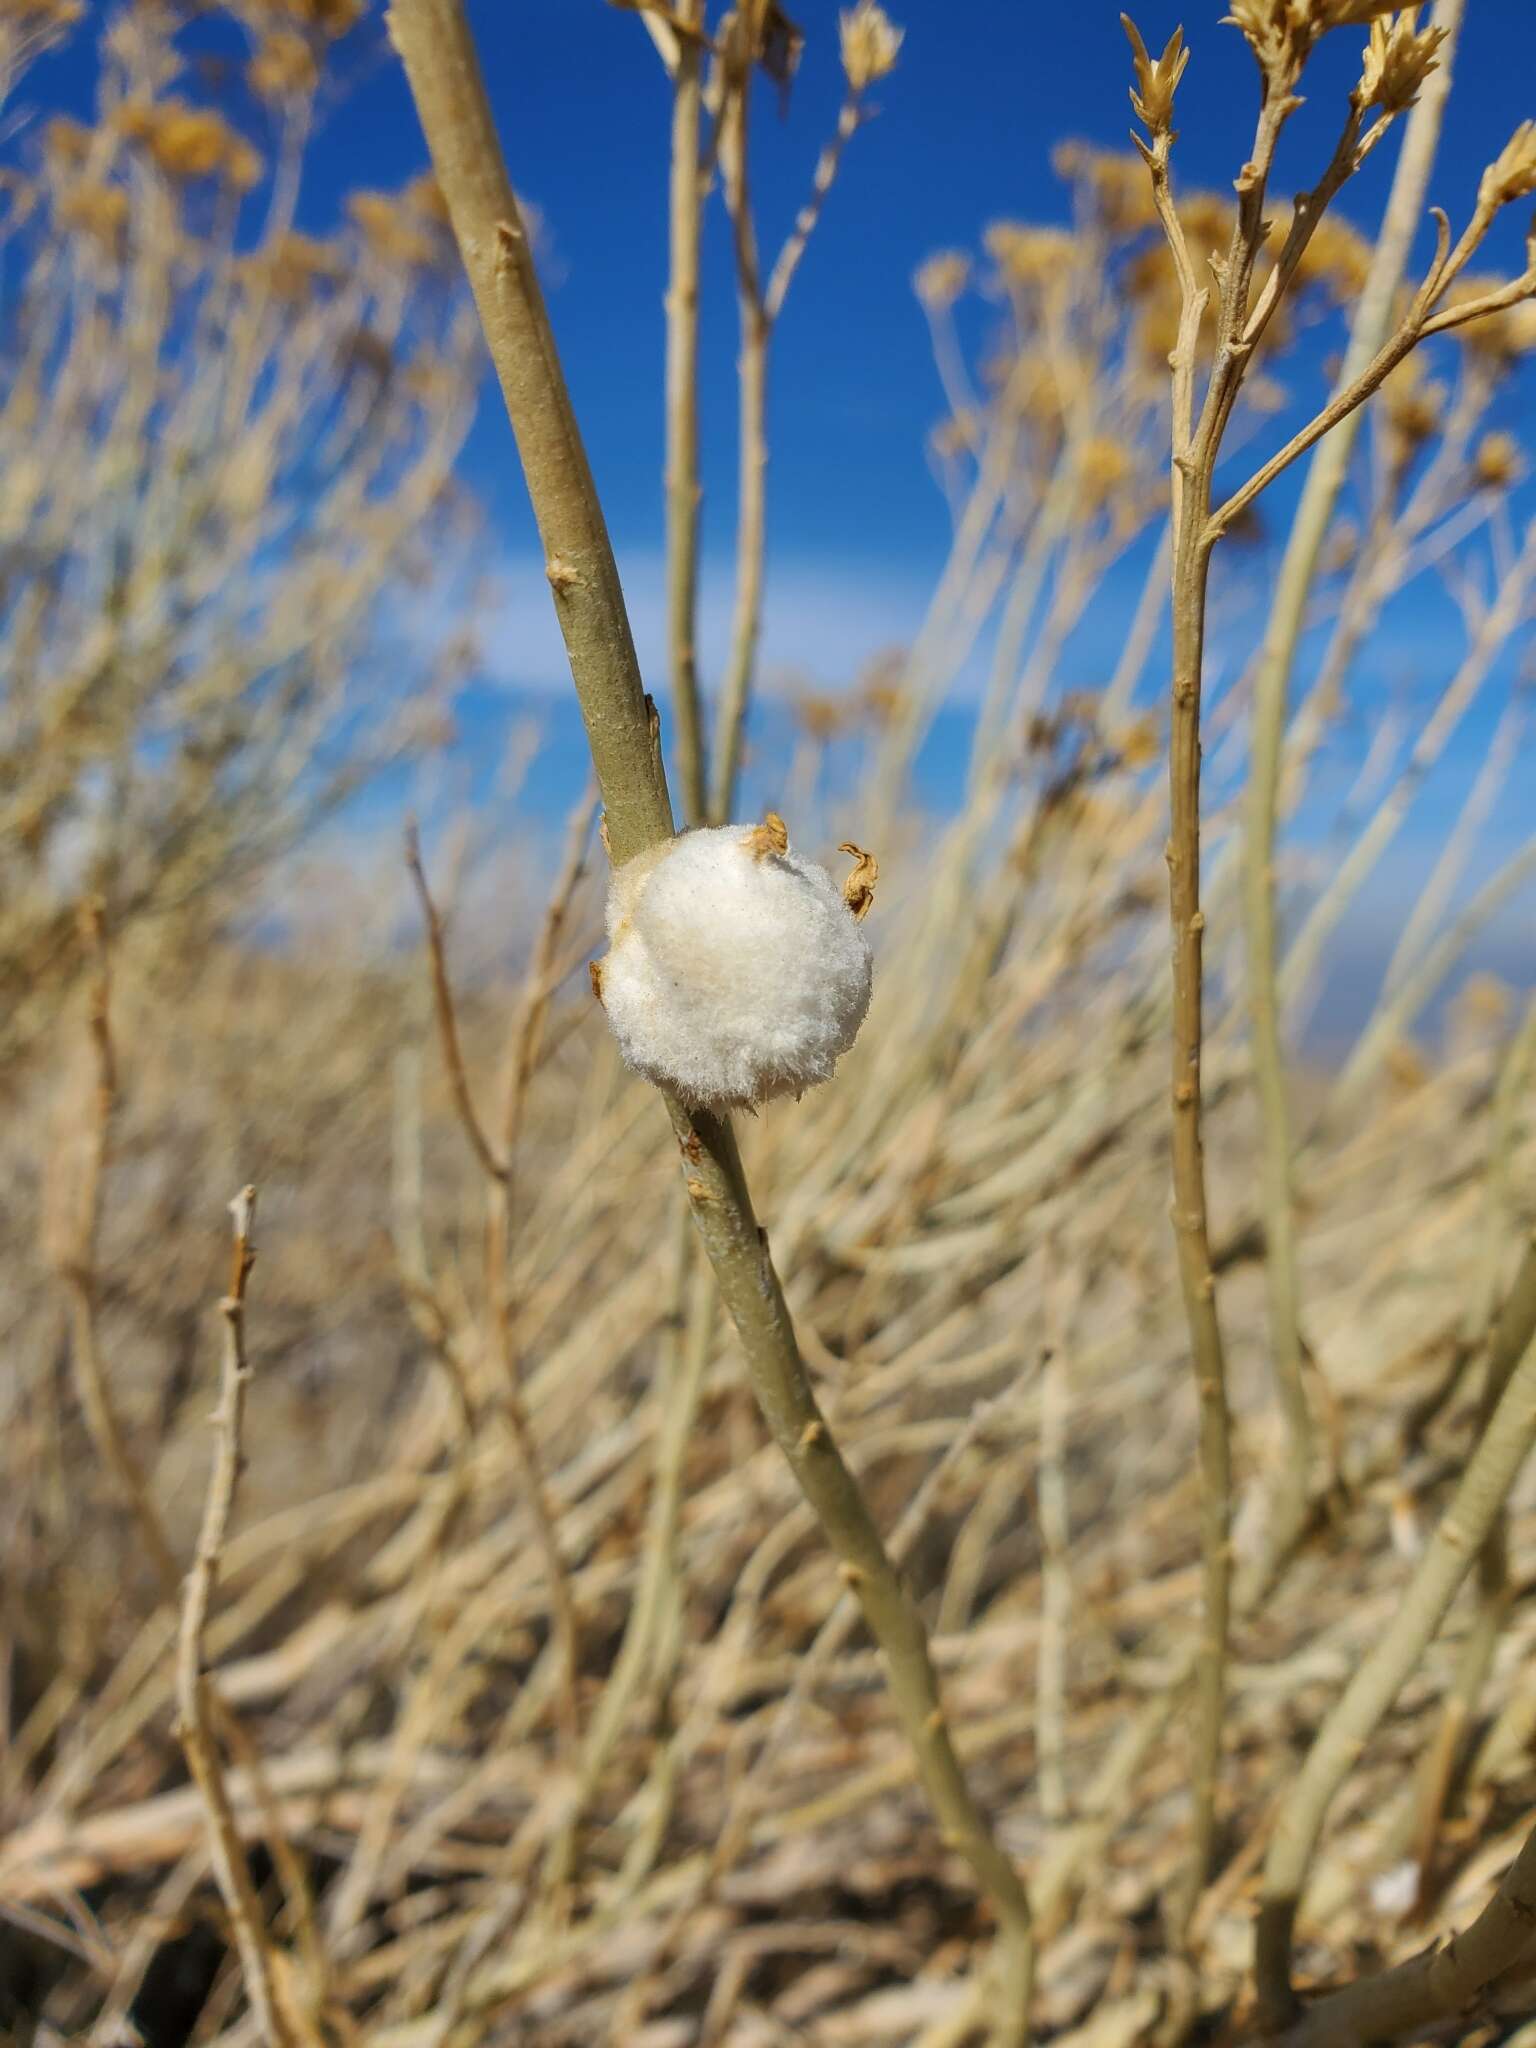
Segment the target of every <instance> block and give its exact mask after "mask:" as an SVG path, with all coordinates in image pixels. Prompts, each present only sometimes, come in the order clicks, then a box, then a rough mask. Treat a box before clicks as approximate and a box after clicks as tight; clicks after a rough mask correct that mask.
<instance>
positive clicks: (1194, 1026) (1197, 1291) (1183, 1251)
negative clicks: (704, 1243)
mask: <svg viewBox="0 0 1536 2048" xmlns="http://www.w3.org/2000/svg"><path fill="white" fill-rule="evenodd" d="M1171 143H1172V137H1171V135H1170V134H1169V133H1168V131H1167V130H1166V129H1165V130H1164V132H1163V133H1162V134H1160V135H1158V136H1157V137H1156V139H1155V141H1154V143H1153V146H1152V148H1151V150H1150V151H1148V152H1147V161H1148V166H1149V169H1150V170H1151V173H1152V187H1153V196H1154V199H1155V201H1156V203H1157V208H1158V213H1159V217H1160V218H1161V220H1162V223H1163V227H1164V231H1165V233H1166V234H1167V237H1168V244H1169V248H1170V250H1171V252H1172V254H1173V258H1174V261H1175V264H1176V265H1177V267H1178V271H1179V283H1180V290H1181V298H1182V312H1181V315H1180V321H1179V337H1178V343H1177V346H1176V347H1175V350H1174V353H1173V357H1172V371H1173V467H1172V482H1171V493H1172V516H1173V560H1172V606H1173V611H1172V619H1173V674H1172V724H1171V731H1170V738H1169V754H1168V789H1169V833H1168V847H1167V860H1168V909H1169V919H1170V924H1171V927H1172V937H1173V1016H1172V1024H1173V1029H1172V1045H1171V1052H1172V1076H1171V1083H1170V1086H1171V1094H1172V1109H1173V1208H1172V1216H1173V1229H1174V1241H1175V1245H1176V1248H1177V1256H1178V1267H1179V1284H1180V1290H1181V1292H1182V1294H1183V1298H1184V1313H1185V1319H1186V1321H1187V1323H1188V1326H1189V1341H1190V1357H1191V1363H1192V1365H1193V1368H1194V1377H1195V1390H1196V1398H1197V1400H1198V1403H1199V1415H1200V1423H1199V1457H1200V1551H1201V1566H1202V1575H1203V1594H1202V1615H1201V1629H1200V1641H1199V1647H1198V1650H1197V1654H1196V1667H1195V1697H1196V1726H1195V1735H1194V1761H1193V1768H1192V1771H1191V1790H1192V1794H1193V1800H1194V1816H1193V1842H1192V1849H1191V1860H1190V1868H1189V1872H1188V1877H1187V1882H1186V1884H1185V1886H1184V1889H1183V1893H1182V1895H1181V1897H1180V1898H1179V1899H1178V1901H1177V1902H1176V1906H1175V1914H1174V1918H1175V1924H1176V1925H1177V1926H1178V1927H1179V1928H1180V1930H1181V1931H1182V1930H1183V1929H1184V1928H1185V1927H1187V1926H1188V1922H1189V1917H1190V1915H1191V1914H1192V1912H1193V1910H1194V1905H1195V1902H1196V1900H1197V1899H1198V1897H1199V1895H1200V1892H1201V1890H1202V1888H1203V1886H1204V1883H1205V1879H1206V1876H1207V1874H1208V1872H1209V1870H1210V1865H1211V1860H1212V1856H1213V1853H1214V1849H1215V1840H1216V1796H1217V1788H1218V1780H1219V1777H1220V1768H1221V1730H1222V1719H1223V1712H1224V1708H1225V1703H1226V1662H1227V1633H1228V1627H1229V1621H1230V1612H1231V1598H1232V1591H1231V1587H1232V1551H1231V1542H1230V1526H1231V1514H1232V1449H1231V1421H1230V1416H1229V1413H1228V1408H1227V1389H1226V1355H1225V1351H1224V1349H1223V1345H1222V1337H1221V1324H1220V1321H1219V1318H1218V1316H1217V1310H1216V1281H1215V1276H1214V1274H1213V1272H1212V1270H1211V1246H1210V1224H1209V1218H1208V1213H1207V1204H1206V1189H1205V1146H1204V1135H1203V1130H1202V1107H1203V1105H1202V1094H1201V1085H1200V1081H1201V1077H1200V1059H1201V1052H1202V1049H1203V1043H1204V1017H1203V1007H1204V965H1203V948H1204V932H1205V915H1204V912H1203V911H1202V910H1201V907H1200V691H1201V682H1202V678H1203V674H1204V653H1205V603H1206V579H1207V576H1208V573H1209V569H1210V545H1209V543H1208V542H1207V540H1206V537H1205V514H1206V508H1207V506H1208V505H1209V502H1210V479H1211V469H1212V467H1213V464H1214V458H1215V447H1214V444H1213V443H1212V442H1211V441H1210V439H1209V436H1208V434H1207V432H1206V425H1205V420H1206V418H1208V417H1210V416H1211V402H1212V398H1213V396H1214V390H1215V384H1214V380H1213V384H1212V391H1211V394H1208V397H1207V405H1206V415H1205V417H1203V418H1202V422H1201V427H1200V429H1199V431H1198V432H1197V430H1196V427H1195V423H1194V379H1195V348H1196V342H1197V337H1198V335H1199V331H1200V322H1201V318H1202V317H1203V315H1204V312H1205V306H1206V293H1205V292H1204V290H1202V289H1201V288H1200V287H1199V286H1198V285H1197V284H1196V282H1195V277H1194V272H1193V268H1192V266H1191V264H1190V260H1189V253H1188V250H1187V249H1186V247H1185V244H1184V236H1183V230H1182V228H1181V226H1180V225H1179V220H1178V215H1177V213H1176V212H1175V210H1174V206H1173V200H1172V196H1171V194H1170V192H1169V186H1168V152H1169V149H1170V147H1171ZM1271 147H1272V145H1271ZM1229 275H1230V272H1229Z"/></svg>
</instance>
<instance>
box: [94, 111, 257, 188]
mask: <svg viewBox="0 0 1536 2048" xmlns="http://www.w3.org/2000/svg"><path fill="white" fill-rule="evenodd" d="M118 125H119V126H120V128H121V129H122V132H123V133H124V134H125V135H127V136H129V137H130V138H131V139H132V140H133V141H135V142H141V143H143V145H144V147H145V148H146V149H147V150H148V152H149V154H150V156H151V157H152V158H153V159H154V161H155V163H156V164H157V165H158V166H159V168H160V169H161V170H162V171H163V172H164V173H165V175H166V177H168V178H170V179H173V180H174V181H175V182H176V183H178V184H190V183H193V182H195V181H196V180H197V179H199V178H213V177H219V178H223V179H224V180H225V181H226V182H227V183H228V184H230V185H231V186H233V187H234V189H235V190H236V191H237V192H246V191H249V190H250V188H251V186H253V185H254V184H256V183H257V182H258V181H259V179H260V177H261V169H262V165H261V158H260V156H259V155H258V154H257V152H256V150H255V149H253V148H252V146H251V144H250V143H249V142H247V141H246V139H245V137H244V136H243V135H241V134H240V133H239V132H238V131H237V130H236V129H234V128H231V127H230V125H229V123H228V122H227V121H226V120H224V118H223V117H222V116H221V115H219V114H216V113H215V112H214V111H213V110H212V109H211V108H209V107H194V106H189V105H188V103H187V102H186V101H185V100H178V99H165V100H156V101H154V102H152V103H146V102H144V101H132V102H130V103H129V104H128V105H127V106H125V107H124V108H123V109H122V110H121V112H120V113H119V115H118Z"/></svg>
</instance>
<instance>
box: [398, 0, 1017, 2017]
mask: <svg viewBox="0 0 1536 2048" xmlns="http://www.w3.org/2000/svg"><path fill="white" fill-rule="evenodd" d="M389 22H390V28H391V33H392V35H393V37H394V41H395V45H396V48H397V49H398V50H399V52H400V55H401V57H402V59H403V61H404V64H405V69H406V75H407V78H408V79H409V82H410V86H411V91H412V94H413V96H414V98H415V101H416V106H417V109H418V112H419V114H420V117H421V123H422V127H423V129H424V130H425V133H426V137H427V144H428V147H429V149H430V151H431V154H432V160H433V165H434V168H435V169H436V171H437V176H438V180H439V183H440V184H441V186H442V189H443V193H444V196H445V198H446V200H447V203H448V209H449V215H450V218H451V220H452V222H453V227H454V233H455V235H456V237H457V239H458V242H459V246H460V249H461V251H462V253H463V257H464V262H465V267H466V269H467V270H468V272H469V275H470V281H471V284H472V286H473V288H474V291H475V297H476V303H477V304H478V305H479V306H480V308H481V317H482V320H483V322H484V325H485V331H486V338H487V341H488V342H489V344H490V348H491V353H492V357H493V359H494V360H495V363H496V369H497V374H498V376H499V378H500V380H501V385H502V390H503V394H504V396H505V398H506V402H507V410H508V413H509V415H510V417H511V420H512V426H513V431H514V434H515V435H516V438H517V443H518V451H519V454H520V455H521V457H522V462H523V469H524V474H525V476H526V479H527V483H528V489H529V495H530V497H531V498H532V500H533V505H534V511H535V516H536V518H537V519H538V522H539V530H540V533H541V535H542V536H543V539H544V545H545V548H546V552H547V554H548V555H549V557H550V563H551V575H550V582H551V587H552V589H553V590H554V594H555V603H556V608H557V611H558V612H559V615H560V621H561V627H562V631H563V632H564V634H565V641H566V650H567V654H568V656H569V659H570V665H571V675H572V679H573V681H574V683H575V686H576V692H577V696H578V699H579V701H580V704H581V709H582V715H583V719H584V721H585V723H586V728H587V733H588V738H589V741H590V743H591V747H592V755H593V763H594V766H595V768H596V770H597V776H598V784H599V788H600V790H601V792H602V797H603V802H604V806H605V808H606V810H607V813H608V821H609V840H610V849H611V852H612V855H613V858H614V859H615V861H623V860H625V859H628V858H629V857H631V856H632V855H634V854H636V853H639V852H642V851H643V850H644V849H645V848H646V847H648V846H651V845H655V844H657V843H658V842H659V841H661V840H663V839H665V838H667V837H669V836H670V834H671V832H672V815H671V806H670V803H669V801H668V797H667V790H666V780H665V774H664V771H663V769H662V766H661V760H660V755H659V752H658V751H657V749H656V746H655V743H654V736H653V732H652V729H651V716H650V710H649V707H648V705H647V703H646V700H645V695H644V691H643V690H642V688H641V684H640V676H639V669H638V666H637V664H636V660H635V652H634V643H633V640H632V638H631V636H630V631H629V624H628V620H627V618H626V616H625V613H624V604H623V597H622V594H621V592H620V590H619V582H618V575H617V571H616V569H615V567H614V564H613V557H612V550H611V547H610V546H609V542H608V535H607V530H606V527H605V525H604V521H603V517H602V512H601V509H600V507H599V505H598V502H597V495H596V490H595V487H594V485H593V482H592V476H591V472H590V470H589V468H588V466H587V460H586V455H585V452H584V450H583V448H582V444H581V439H580V434H579V432H578V430H577V426H576V422H575V418H574V415H573V414H572V411H571V406H570V400H569V397H568V395H567V392H566V388H565V382H564V378H563V376H562V375H561V372H560V366H559V361H558V358H557V356H556V353H555V347H554V342H553V338H552V337H551V334H550V330H549V323H548V317H547V315H546V313H545V310H544V304H543V298H542V294H541V293H540V290H539V284H538V279H537V276H536V275H535V272H534V269H533V264H532V261H531V258H530V256H529V253H528V248H527V242H526V239H525V237H524V235H523V232H522V229H521V227H520V225H519V223H518V215H517V207H516V201H515V200H514V198H513V196H512V190H511V185H510V183H509V181H508V178H507V175H506V170H505V168H504V166H503V163H502V158H501V151H500V146H499V144H498V141H497V138H496V132H495V128H494V124H493V123H492V120H491V115H490V109H489V106H488V104H487V101H486V96H485V88H484V85H483V83H482V81H481V77H480V71H479V64H478V61H477V58H476V55H475V49H474V43H473V39H472V37H471V35H470V31H469V27H468V23H467V22H466V20H465V17H464V10H463V4H462V0H394V4H393V6H392V7H391V9H390V13H389ZM667 1107H668V1111H669V1113H670V1115H671V1118H672V1123H673V1128H674V1130H675V1132H676V1134H677V1138H678V1142H679V1146H680V1148H681V1151H682V1154H683V1166H684V1178H685V1185H686V1187H687V1191H688V1197H689V1202H690V1205H691V1207H692V1212H693V1217H694V1222H695V1224H696V1226H697V1228H698V1231H699V1235H700V1237H701V1239H702V1240H703V1244H704V1248H705V1250H706V1252H707V1253H708V1255H709V1260H710V1264H711V1266H712V1267H713V1269H714V1273H715V1278H716V1281H717V1282H718V1285H719V1289H720V1294H721V1298H722V1300H723V1301H724V1302H725V1305H726V1307H727V1309H728V1310H729V1311H730V1314H731V1318H732V1320H733V1322H734V1323H735V1325H736V1330H737V1334H738V1335H739V1337H740V1339H741V1343H742V1349H743V1352H744V1354H745V1357H746V1364H747V1371H748V1376H749V1379H750V1381H751V1384H752V1389H753V1392H754V1394H755V1395H756V1398H757V1402H758V1405H759V1407H760V1408H761V1410H762V1413H763V1416H764V1419H765V1421H766V1422H767V1424H768V1427H769V1429H770V1431H771V1433H772V1434H773V1436H774V1439H775V1441H776V1442H777V1443H778V1444H779V1446H780V1448H781V1450H782V1451H783V1452H784V1455H785V1457H786V1459H787V1460H788V1462H789V1465H790V1468H791V1470H792V1471H793V1473H794V1475H795V1478H796V1480H797V1481H798V1482H799V1485H800V1487H801V1489H802V1491H803V1492H804V1494H805V1497H806V1499H807V1501H808V1502H809V1503H810V1505H811V1507H812V1509H813V1510H814V1512H815V1514H816V1516H817V1518H818V1520H819V1522H820V1524H821V1527H822V1530H823V1533H824V1534H825V1536H826V1538H827V1540H828V1542H829V1544H830V1545H831V1547H832V1549H833V1551H834V1553H835V1555H836V1556H837V1557H838V1559H839V1561H840V1563H841V1565H842V1567H843V1576H844V1578H845V1580H846V1581H847V1583H848V1585H849V1586H850V1588H851V1589H852V1590H853V1591H854V1592H855V1593H856V1594H857V1596H858V1599H859V1604H860V1607H861V1609H862V1611H863V1613H864V1617H865V1620H866V1622H867V1623H868V1626H869V1628H870V1630H871V1633H872V1634H873V1635H874V1637H875V1640H876V1642H877V1643H878V1644H879V1646H880V1648H881V1650H882V1652H883V1654H884V1658H885V1662H886V1667H887V1672H888V1675H889V1683H890V1690H891V1697H892V1700H893V1702H894V1704H895V1706H896V1710H897V1713H898V1715H899V1717H900V1719H901V1722H902V1725H903V1727H904V1729H905V1731H906V1734H907V1737H908V1740H909V1741H910V1743H911V1745H912V1748H913V1752H914V1755H915V1758H916V1762H917V1767H918V1772H919V1776H920V1777H921V1779H922V1782H923V1784H924V1787H925V1789H926V1790H927V1793H928V1796H929V1799H930V1801H931V1803H932V1805H933V1807H934V1810H935V1812H936V1814H937V1815H938V1818H939V1821H940V1824H941V1826H942V1828H943V1831H944V1836H945V1840H946V1842H947V1843H948V1844H950V1845H951V1846H952V1847H953V1848H954V1849H955V1850H956V1851H957V1852H958V1853H959V1854H961V1855H962V1856H963V1857H964V1858H965V1859H966V1861H967V1862H968V1863H969V1865H970V1867H971V1869H972V1871H973V1872H974V1874H975V1876H976V1879H977V1882H978V1884H979V1885H980V1887H981V1889H982V1891H983V1892H984V1893H985V1895H986V1896H987V1898H988V1900H989V1901H990V1903H991V1905H992V1908H993V1911H994V1912H995V1914H996V1916H997V1920H998V1942H997V1947H996V1950H995V1963H994V1970H995V1975H996V1980H997V1981H996V1994H995V1997H994V1998H993V1999H992V2001H991V2004H990V2011H991V2013H992V2015H993V2018H992V2036H993V2040H994V2042H995V2043H996V2044H997V2048H1021V2044H1023V2043H1024V2042H1025V2040H1026V2039H1027V2037H1028V2028H1029V1998H1030V1989H1031V1984H1032V1978H1033V1964H1034V1946H1033V1937H1032V1932H1031V1924H1030V1913H1029V1902H1028V1898H1027V1895H1026V1893H1025V1890H1024V1886H1023V1883H1022V1881H1021V1880H1020V1877H1019V1874H1018V1872H1017V1871H1016V1870H1015V1868H1014V1866H1013V1864H1012V1862H1011V1861H1010V1860H1009V1858H1008V1857H1007V1856H1006V1855H1005V1854H1004V1852H1003V1851H1002V1850H1001V1849H1000V1848H999V1847H998V1845H997V1842H996V1840H995V1839H994V1837H993V1834H992V1831H991V1828H990V1826H989V1824H988V1822H987V1820H986V1818H985V1816H984V1815H983V1813H982V1811H981V1809H980V1807H979V1806H978V1805H977V1803H976V1800H975V1798H974V1796H973V1794H972V1792H971V1790H970V1786H969V1784H968V1782H967V1780H966V1777H965V1773H964V1771H963V1769H962V1767H961V1765H960V1762H959V1759H958V1757H957V1755H956V1753H955V1748H954V1744H953V1742H952V1740H951V1737H950V1733H949V1728H948V1724H947V1722H946V1721H945V1718H944V1712H943V1708H942V1706H941V1704H940V1701H939V1695H938V1687H937V1682H936V1680H935V1676H934V1671H933V1664H932V1661H931V1658H930V1656H929V1653H928V1641H927V1635H926V1632H925V1631H924V1628H923V1624H922V1621H921V1619H920V1618H919V1616H918V1613H917V1610H916V1609H915V1607H914V1606H913V1605H912V1603H911V1601H910V1600H909V1599H908V1597H907V1595H906V1592H905V1589H904V1588H903V1586H902V1583H901V1580H900V1576H899V1574H898V1573H897V1571H896V1570H895V1568H894V1566H893V1565H892V1563H891V1561H890V1558H889V1556H888V1554H887V1552H886V1550H885V1547H884V1545H883V1543H882V1542H881V1539H880V1534H879V1531H878V1529H877V1528H876V1526H875V1522H874V1519H873V1517H872V1515H871V1514H870V1511H869V1507H868V1504H867V1502H866V1501H865V1499H864V1496H863V1494H862V1493H861V1492H860V1490H859V1487H858V1485H857V1483H856V1481H855V1480H854V1478H853V1475H852V1474H851V1473H850V1471H849V1469H848V1467H847V1465H846V1464H845V1463H844V1462H843V1458H842V1455H841V1453H840V1452H839V1451H838V1448H837V1446H836V1444H835V1443H834V1441H833V1439H832V1435H831V1432H830V1430H829V1429H828V1428H827V1425H826V1422H825V1420H824V1418H823V1417H822V1415H821V1413H820V1411H819V1409H818V1407H817V1404H816V1399H815V1395H814V1393H813V1391H812V1389H811V1384H810V1380H809V1377H808V1375H807V1373H806V1370H805V1366H804V1363H803V1361H802V1360H801V1357H800V1352H799V1347H798V1344H797V1342H796V1339H795V1333H794V1328H793V1325H792V1323H791V1321H790V1317H789V1311H788V1309H787V1307H786V1305H785V1302H784V1296H783V1292H782V1290H781V1288H780V1286H779V1281H778V1276H777V1274H776V1273H775V1271H774V1268H773V1262H772V1260H771V1258H770V1257H769V1253H768V1246H767V1240H766V1237H765V1236H764V1234H763V1233H762V1232H761V1231H760V1230H759V1228H758V1225H757V1221H756V1217H755V1216H754V1214H753V1209H752V1201H751V1196H750V1194H749V1192H748V1189H747V1185H746V1181H745V1178H744V1175H743V1173H742V1169H741V1162H740V1158H739V1156H738V1154H737V1150H736V1141H735V1138H734V1135H733V1134H732V1131H731V1127H730V1125H729V1123H727V1122H723V1121H721V1120H719V1119H717V1118H715V1117H713V1116H710V1115H707V1114H705V1113H703V1112H694V1113H690V1112H689V1111H687V1110H686V1109H684V1108H683V1107H682V1105H681V1104H679V1103H678V1102H677V1101H676V1100H674V1099H672V1098H670V1097H668V1098H667Z"/></svg>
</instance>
